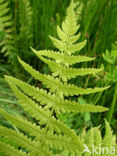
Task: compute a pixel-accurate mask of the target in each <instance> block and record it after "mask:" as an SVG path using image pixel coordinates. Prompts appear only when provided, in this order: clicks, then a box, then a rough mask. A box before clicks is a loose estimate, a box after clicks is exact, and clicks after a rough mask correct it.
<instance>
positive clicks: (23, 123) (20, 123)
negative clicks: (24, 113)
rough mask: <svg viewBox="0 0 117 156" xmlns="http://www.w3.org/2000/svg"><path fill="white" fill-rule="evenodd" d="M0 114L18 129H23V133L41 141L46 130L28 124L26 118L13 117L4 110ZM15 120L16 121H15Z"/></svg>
mask: <svg viewBox="0 0 117 156" xmlns="http://www.w3.org/2000/svg"><path fill="white" fill-rule="evenodd" d="M0 114H1V115H2V116H3V117H4V118H5V119H6V120H7V121H9V122H10V123H11V124H12V125H15V126H17V127H18V128H21V129H22V130H23V131H25V132H28V133H29V134H30V135H31V136H34V137H36V138H37V140H40V139H41V137H42V136H43V135H44V130H43V129H40V127H39V126H36V125H35V124H34V123H33V124H32V123H31V122H28V121H27V120H25V119H24V118H21V117H18V116H14V115H11V114H9V113H7V112H6V111H4V110H3V109H0ZM14 119H15V120H14Z"/></svg>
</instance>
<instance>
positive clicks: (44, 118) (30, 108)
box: [8, 82, 50, 124]
mask: <svg viewBox="0 0 117 156" xmlns="http://www.w3.org/2000/svg"><path fill="white" fill-rule="evenodd" d="M8 83H9V85H10V87H11V88H12V90H13V92H14V93H15V95H16V97H17V98H18V99H19V100H18V101H19V103H20V105H21V106H22V107H23V108H24V110H25V111H27V112H29V113H30V115H32V117H34V118H35V119H36V120H37V121H38V120H40V122H39V123H40V124H46V123H48V121H49V119H50V111H49V110H44V109H42V107H41V106H38V104H37V103H35V102H34V101H33V100H32V99H31V98H29V97H28V96H26V95H25V94H23V93H22V92H21V91H20V90H19V89H18V88H17V87H16V86H15V85H14V84H12V83H11V82H8Z"/></svg>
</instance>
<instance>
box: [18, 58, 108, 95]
mask: <svg viewBox="0 0 117 156" xmlns="http://www.w3.org/2000/svg"><path fill="white" fill-rule="evenodd" d="M19 61H20V63H21V65H22V66H23V67H24V69H25V70H26V71H28V72H29V73H30V74H31V75H32V76H33V77H34V78H35V79H37V80H39V81H41V82H42V83H43V84H44V85H46V87H47V88H49V89H50V91H51V92H53V93H54V92H55V91H56V90H58V91H59V92H61V93H63V95H65V96H69V95H70V96H73V95H79V94H81V95H83V94H91V93H96V92H101V91H104V90H106V89H108V88H109V86H108V87H103V88H97V87H96V88H93V89H92V88H87V89H83V88H80V87H79V88H78V87H76V86H74V85H70V84H67V83H64V84H63V83H62V82H61V81H60V80H59V79H58V78H54V77H52V76H49V75H43V74H41V73H39V72H38V71H36V70H35V69H33V68H32V67H31V66H30V65H28V64H27V63H25V62H23V61H22V60H20V59H19Z"/></svg>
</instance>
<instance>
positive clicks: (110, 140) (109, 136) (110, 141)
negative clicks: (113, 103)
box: [103, 121, 116, 147]
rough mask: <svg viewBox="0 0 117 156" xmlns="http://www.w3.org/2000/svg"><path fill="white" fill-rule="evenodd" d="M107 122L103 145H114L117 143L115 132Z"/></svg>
mask: <svg viewBox="0 0 117 156" xmlns="http://www.w3.org/2000/svg"><path fill="white" fill-rule="evenodd" d="M105 123H106V132H105V136H104V139H103V146H105V147H114V146H115V145H116V137H115V136H113V132H112V130H111V127H110V125H109V123H108V122H107V121H105Z"/></svg>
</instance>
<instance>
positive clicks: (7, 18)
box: [0, 1, 15, 55]
mask: <svg viewBox="0 0 117 156" xmlns="http://www.w3.org/2000/svg"><path fill="white" fill-rule="evenodd" d="M8 5H9V3H8V2H4V1H0V32H2V33H3V35H2V36H1V39H0V47H1V48H2V49H1V52H2V53H4V54H5V55H9V54H10V53H12V52H13V51H14V50H15V48H14V38H13V29H12V27H13V23H12V17H11V15H10V14H9V11H10V10H9V8H8Z"/></svg>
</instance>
